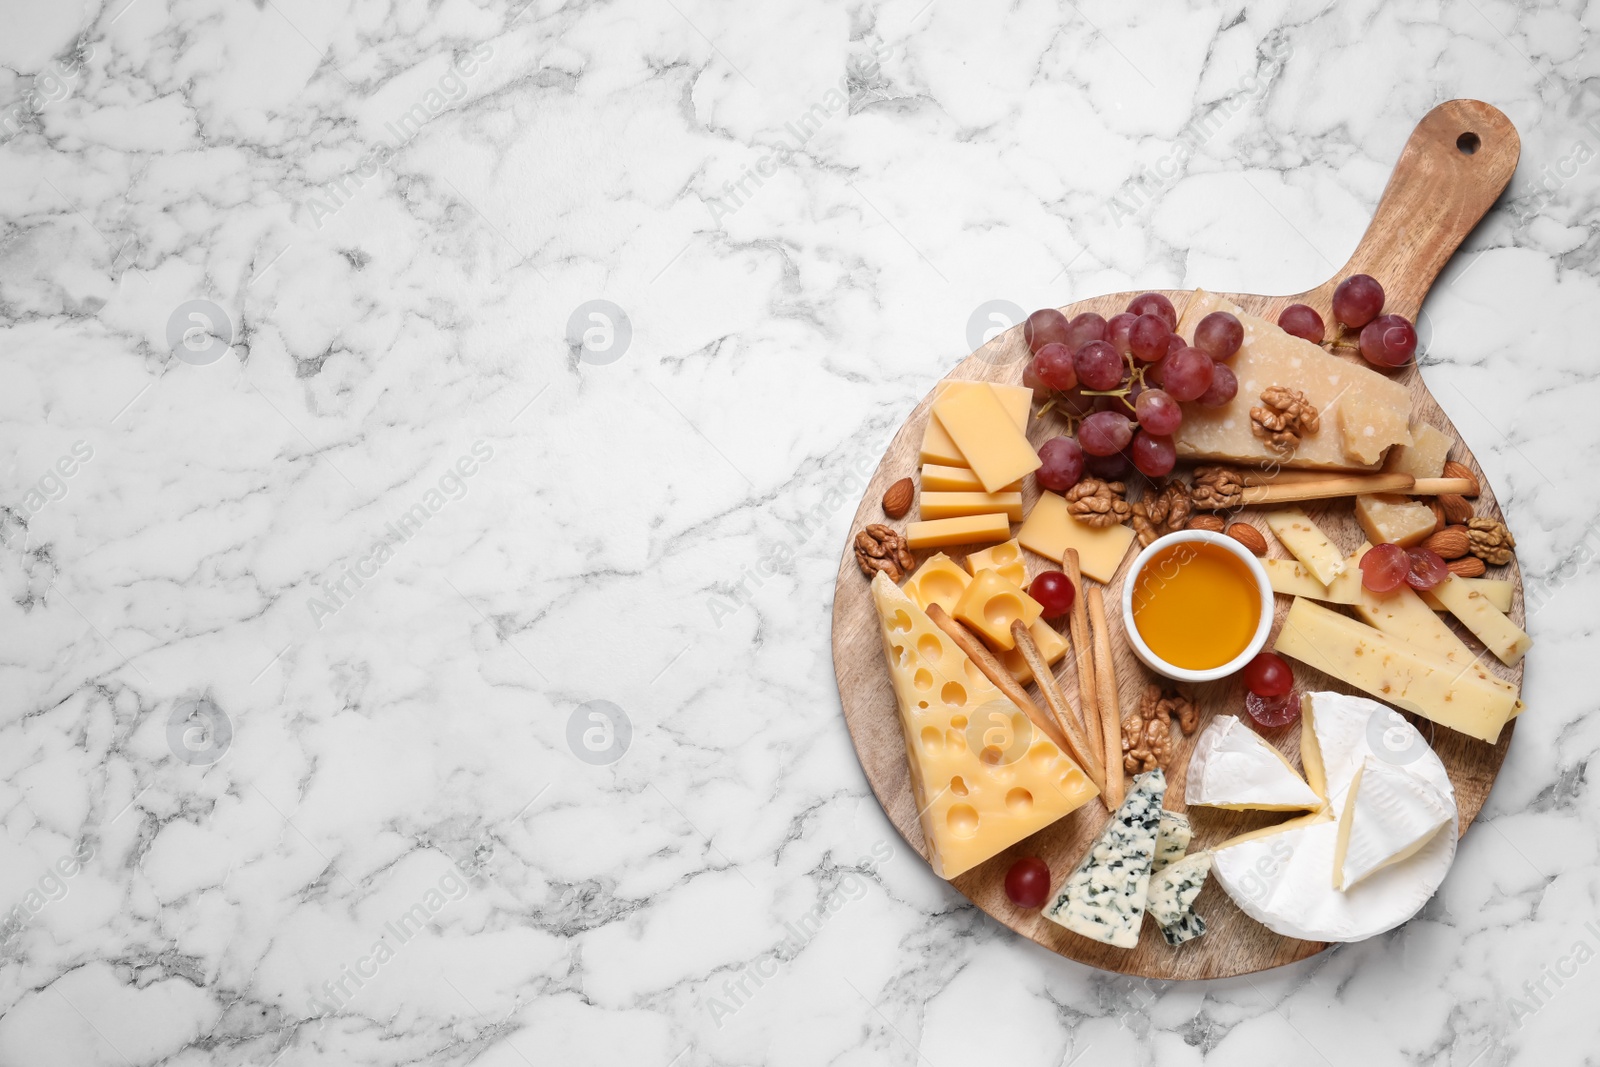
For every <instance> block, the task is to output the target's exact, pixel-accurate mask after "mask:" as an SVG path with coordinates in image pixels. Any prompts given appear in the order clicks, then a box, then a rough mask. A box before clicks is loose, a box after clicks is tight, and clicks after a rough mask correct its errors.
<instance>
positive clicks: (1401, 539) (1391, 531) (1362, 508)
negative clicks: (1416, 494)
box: [1356, 493, 1438, 548]
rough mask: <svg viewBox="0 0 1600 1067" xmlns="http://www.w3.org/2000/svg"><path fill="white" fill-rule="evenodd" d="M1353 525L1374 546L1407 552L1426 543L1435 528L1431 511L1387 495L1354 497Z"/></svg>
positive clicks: (1418, 502) (1434, 518)
mask: <svg viewBox="0 0 1600 1067" xmlns="http://www.w3.org/2000/svg"><path fill="white" fill-rule="evenodd" d="M1356 521H1357V522H1359V523H1361V528H1362V529H1363V530H1364V531H1366V534H1367V540H1369V541H1371V542H1372V543H1373V544H1375V545H1382V544H1396V545H1400V546H1401V547H1405V548H1409V547H1410V546H1411V545H1415V544H1419V543H1421V542H1422V541H1425V540H1427V538H1428V535H1429V534H1431V533H1433V529H1434V527H1435V526H1436V525H1437V524H1438V517H1437V516H1435V515H1434V513H1433V509H1432V508H1430V507H1429V506H1428V505H1426V504H1424V503H1422V502H1421V501H1418V500H1409V499H1407V498H1406V497H1403V496H1390V495H1389V494H1382V495H1377V494H1370V493H1363V494H1361V495H1360V496H1358V497H1356Z"/></svg>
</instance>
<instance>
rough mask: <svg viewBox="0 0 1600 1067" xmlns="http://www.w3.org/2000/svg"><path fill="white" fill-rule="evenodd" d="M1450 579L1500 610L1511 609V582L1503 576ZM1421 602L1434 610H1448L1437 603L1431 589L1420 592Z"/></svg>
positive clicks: (1437, 599) (1436, 598) (1506, 610)
mask: <svg viewBox="0 0 1600 1067" xmlns="http://www.w3.org/2000/svg"><path fill="white" fill-rule="evenodd" d="M1452 580H1453V581H1457V582H1460V583H1462V584H1463V585H1465V586H1466V587H1467V588H1468V589H1471V590H1473V591H1475V592H1477V593H1480V594H1482V596H1483V598H1484V599H1485V600H1487V601H1488V602H1489V603H1491V604H1493V605H1494V606H1495V607H1497V608H1499V609H1500V610H1501V611H1505V612H1509V611H1510V610H1511V583H1510V582H1508V581H1506V580H1505V579H1504V578H1462V577H1459V576H1458V577H1456V578H1454V579H1452ZM1422 602H1423V603H1424V604H1427V605H1428V607H1430V608H1432V609H1433V610H1434V611H1449V610H1450V609H1449V608H1447V607H1445V606H1444V605H1443V604H1441V603H1439V598H1438V597H1436V596H1434V595H1433V593H1432V591H1431V590H1430V591H1425V592H1424V593H1423V594H1422Z"/></svg>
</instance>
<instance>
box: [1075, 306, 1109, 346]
mask: <svg viewBox="0 0 1600 1067" xmlns="http://www.w3.org/2000/svg"><path fill="white" fill-rule="evenodd" d="M1105 339H1106V320H1105V318H1104V317H1103V316H1101V315H1096V314H1095V313H1094V312H1092V311H1085V312H1084V313H1083V314H1082V315H1075V316H1073V318H1072V321H1071V322H1068V323H1067V347H1068V348H1070V349H1072V350H1073V351H1074V352H1076V351H1077V350H1078V349H1080V348H1082V347H1083V346H1084V345H1086V344H1088V343H1089V342H1090V341H1104V340H1105Z"/></svg>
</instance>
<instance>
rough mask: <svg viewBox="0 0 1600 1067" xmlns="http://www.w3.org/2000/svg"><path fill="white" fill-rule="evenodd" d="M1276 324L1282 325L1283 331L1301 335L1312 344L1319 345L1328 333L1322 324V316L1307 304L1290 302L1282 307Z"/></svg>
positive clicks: (1297, 335)
mask: <svg viewBox="0 0 1600 1067" xmlns="http://www.w3.org/2000/svg"><path fill="white" fill-rule="evenodd" d="M1278 325H1279V326H1281V327H1283V332H1284V333H1292V334H1294V335H1295V336H1296V337H1303V338H1305V339H1306V340H1307V341H1310V342H1311V343H1312V344H1314V345H1320V344H1321V343H1322V339H1323V338H1324V337H1326V336H1327V335H1328V328H1327V327H1326V326H1324V325H1323V324H1322V316H1321V315H1318V314H1317V309H1316V308H1314V307H1312V306H1311V305H1309V304H1290V305H1289V306H1288V307H1286V308H1284V309H1283V310H1282V311H1281V312H1279V313H1278Z"/></svg>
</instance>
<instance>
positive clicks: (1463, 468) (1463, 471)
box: [1443, 459, 1482, 496]
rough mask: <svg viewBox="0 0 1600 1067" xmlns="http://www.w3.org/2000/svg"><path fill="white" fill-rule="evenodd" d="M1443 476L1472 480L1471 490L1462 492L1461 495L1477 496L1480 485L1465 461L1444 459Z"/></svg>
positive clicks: (1480, 489) (1480, 488)
mask: <svg viewBox="0 0 1600 1067" xmlns="http://www.w3.org/2000/svg"><path fill="white" fill-rule="evenodd" d="M1443 476H1444V477H1446V478H1466V479H1467V480H1468V481H1470V482H1472V489H1471V491H1469V492H1466V493H1462V494H1461V495H1462V496H1477V495H1478V493H1479V492H1481V491H1482V487H1481V486H1480V485H1479V484H1478V476H1477V475H1476V474H1473V473H1472V468H1471V467H1469V466H1467V465H1466V464H1465V463H1457V462H1456V461H1455V460H1453V459H1447V460H1445V461H1444V475H1443Z"/></svg>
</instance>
